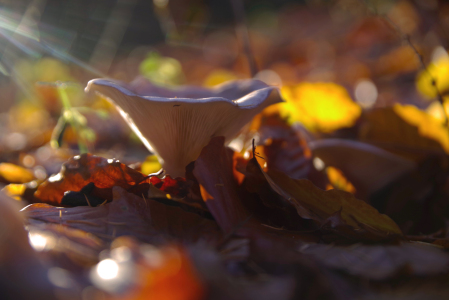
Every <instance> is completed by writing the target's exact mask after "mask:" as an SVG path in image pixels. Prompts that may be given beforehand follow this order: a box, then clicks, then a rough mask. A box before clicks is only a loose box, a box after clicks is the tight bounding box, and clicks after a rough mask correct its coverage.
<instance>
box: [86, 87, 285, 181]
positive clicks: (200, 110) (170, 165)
mask: <svg viewBox="0 0 449 300" xmlns="http://www.w3.org/2000/svg"><path fill="white" fill-rule="evenodd" d="M88 89H92V90H94V91H96V92H97V93H99V94H101V95H103V96H105V97H106V98H108V99H109V100H110V101H112V102H113V103H114V104H115V105H116V106H117V109H118V110H119V111H120V113H121V114H122V116H123V117H124V119H125V120H126V122H127V123H128V124H129V125H130V127H131V128H132V129H133V130H134V131H135V132H136V134H137V135H139V137H140V138H141V139H142V141H143V142H144V144H145V145H146V146H147V148H149V150H150V151H153V152H155V153H156V154H157V155H158V156H159V157H160V158H161V159H162V160H163V161H161V163H162V164H163V166H164V168H165V169H166V170H167V173H169V174H171V175H173V176H183V175H184V168H185V166H186V165H188V164H189V163H190V162H191V161H193V160H195V159H196V158H197V157H198V156H199V154H200V152H201V149H202V148H203V147H204V146H205V145H207V143H208V142H209V140H210V139H211V138H212V137H214V136H224V137H225V138H226V141H227V142H229V141H230V140H231V139H232V138H234V137H235V136H236V135H237V134H238V133H239V131H240V130H241V128H242V127H243V126H244V125H245V124H246V123H248V122H249V121H250V120H251V119H252V118H253V117H254V116H255V115H256V114H257V113H259V112H260V111H262V109H263V108H265V107H267V106H268V105H270V104H273V103H276V102H279V101H280V100H279V97H274V96H273V95H271V93H272V91H273V88H270V87H268V88H264V89H261V90H257V91H255V92H252V93H250V94H249V95H247V96H245V97H243V98H241V99H239V100H238V101H235V102H233V101H230V100H227V99H223V98H206V99H199V100H197V99H173V98H171V99H167V98H157V97H151V98H150V97H142V96H136V95H127V94H124V93H123V89H122V88H116V87H111V86H105V85H99V84H95V82H93V83H92V82H90V83H89V85H88ZM267 98H268V99H267ZM265 99H266V101H264V100H265Z"/></svg>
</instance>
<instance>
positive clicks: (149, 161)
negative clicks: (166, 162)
mask: <svg viewBox="0 0 449 300" xmlns="http://www.w3.org/2000/svg"><path fill="white" fill-rule="evenodd" d="M161 168H162V165H161V163H160V162H159V160H158V159H157V156H156V155H149V156H147V158H146V159H145V161H144V162H143V163H142V167H141V172H142V173H143V174H145V175H149V174H151V173H156V172H158V171H159V170H160V169H161Z"/></svg>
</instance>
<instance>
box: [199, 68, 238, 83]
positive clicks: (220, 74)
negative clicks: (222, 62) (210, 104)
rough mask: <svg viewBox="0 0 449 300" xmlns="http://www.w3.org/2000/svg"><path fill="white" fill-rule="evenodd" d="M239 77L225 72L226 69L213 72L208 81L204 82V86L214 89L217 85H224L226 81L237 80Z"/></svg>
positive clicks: (207, 78)
mask: <svg viewBox="0 0 449 300" xmlns="http://www.w3.org/2000/svg"><path fill="white" fill-rule="evenodd" d="M236 79H237V76H235V74H234V73H232V72H230V71H228V70H225V69H218V70H215V71H213V72H211V73H210V74H209V75H208V76H207V77H206V79H205V80H204V83H203V85H204V86H207V87H213V86H216V85H219V84H221V83H224V82H226V81H230V80H236Z"/></svg>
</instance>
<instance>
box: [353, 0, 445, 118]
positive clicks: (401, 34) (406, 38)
mask: <svg viewBox="0 0 449 300" xmlns="http://www.w3.org/2000/svg"><path fill="white" fill-rule="evenodd" d="M361 2H362V3H363V4H364V5H365V6H367V7H368V4H367V3H366V2H364V1H361ZM368 9H370V8H369V7H368ZM371 9H372V11H373V12H374V14H375V15H377V16H378V17H380V18H382V19H383V20H384V21H385V22H386V23H387V24H388V25H389V27H391V28H393V29H394V31H395V32H396V34H397V35H398V36H399V37H400V38H401V39H402V40H403V41H405V42H406V43H407V44H408V46H409V47H410V48H411V49H412V50H413V52H414V53H415V55H416V57H417V58H418V60H419V63H420V65H421V69H422V70H423V71H424V72H426V73H427V74H428V75H429V78H430V80H431V81H430V83H431V85H432V86H433V88H434V90H435V93H436V96H437V100H438V102H439V103H440V105H441V107H442V109H443V115H444V125H445V126H448V119H449V118H448V116H447V114H446V110H445V109H444V100H443V95H442V94H441V92H440V90H439V89H438V86H437V80H436V79H435V77H433V76H432V74H431V73H430V71H429V69H428V68H427V66H426V64H425V62H424V57H423V56H422V54H421V53H419V51H418V49H416V47H415V45H414V44H413V43H412V40H411V37H410V35H408V34H406V33H404V32H403V31H402V30H401V28H400V27H399V26H398V25H397V24H396V23H394V22H393V20H391V19H390V18H389V17H388V16H387V15H385V14H381V13H379V12H378V11H377V9H376V7H374V6H373V5H372V7H371Z"/></svg>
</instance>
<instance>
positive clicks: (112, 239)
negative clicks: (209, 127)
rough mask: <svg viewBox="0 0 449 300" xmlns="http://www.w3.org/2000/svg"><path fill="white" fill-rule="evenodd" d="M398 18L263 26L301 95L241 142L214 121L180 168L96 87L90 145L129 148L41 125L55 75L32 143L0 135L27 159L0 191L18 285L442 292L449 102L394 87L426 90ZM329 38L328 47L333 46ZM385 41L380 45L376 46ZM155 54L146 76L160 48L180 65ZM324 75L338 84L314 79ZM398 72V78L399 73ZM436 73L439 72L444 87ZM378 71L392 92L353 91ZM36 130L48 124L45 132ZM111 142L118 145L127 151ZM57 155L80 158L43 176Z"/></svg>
mask: <svg viewBox="0 0 449 300" xmlns="http://www.w3.org/2000/svg"><path fill="white" fill-rule="evenodd" d="M408 5H409V4H408V2H405V1H402V2H401V4H398V5H397V6H396V5H394V9H395V10H399V11H400V12H402V13H401V14H400V15H403V16H406V17H407V18H409V19H410V18H411V19H416V18H418V17H417V16H416V15H414V14H413V12H414V8H413V6H408ZM417 5H418V4H417ZM284 14H285V15H283V17H284V18H285V20H293V19H301V20H303V22H305V23H311V24H313V26H315V27H318V26H324V25H323V24H327V23H326V22H328V20H329V16H328V15H327V14H326V15H322V14H319V13H316V14H312V15H310V14H308V13H307V12H301V13H299V12H297V11H296V12H295V11H294V10H292V11H291V12H288V13H287V12H284ZM299 16H300V17H299ZM308 17H309V18H308ZM388 18H392V19H395V14H394V13H393V12H391V13H390V14H389V15H388ZM317 23H320V24H321V25H317ZM282 24H283V23H282V22H280V24H279V26H285V24H284V25H282ZM385 25H386V24H385V23H384V22H382V18H379V17H376V16H371V17H366V18H363V20H357V21H353V23H351V24H350V26H349V25H348V26H347V27H345V28H344V31H345V32H346V35H345V37H344V38H340V37H339V35H338V34H336V33H335V32H332V33H329V32H327V34H329V36H328V37H327V40H328V42H326V43H324V42H318V41H315V39H314V38H315V37H314V36H310V33H309V32H308V31H304V30H303V28H306V27H304V25H303V24H301V26H300V27H297V28H296V30H294V31H295V32H298V36H301V39H299V40H292V41H291V45H287V44H286V43H285V40H283V39H282V35H280V37H279V38H275V37H273V36H272V37H270V38H267V37H266V36H264V35H262V34H261V33H256V32H252V34H253V35H254V36H257V39H255V41H254V43H255V45H256V47H255V49H256V51H259V50H260V49H264V51H265V50H266V51H265V52H266V53H257V60H258V62H259V63H260V64H263V65H264V67H265V68H270V70H271V71H273V70H274V71H276V72H278V73H279V74H280V77H281V78H282V81H283V82H284V85H283V87H282V88H281V95H282V96H283V97H284V98H285V99H286V100H287V102H286V103H284V104H283V103H280V104H276V105H274V106H270V107H268V108H267V109H265V110H264V111H263V112H262V113H260V114H259V115H257V116H256V117H255V118H254V119H253V121H252V123H251V124H250V126H249V127H246V128H244V129H243V132H242V134H241V136H239V137H238V138H237V139H236V140H234V141H238V143H237V144H239V143H240V144H239V145H240V146H239V147H236V146H235V145H232V144H233V143H231V144H230V146H232V148H231V147H228V146H227V145H228V144H229V142H230V140H225V138H224V137H223V136H221V135H220V134H219V133H217V134H214V135H212V136H211V137H209V136H207V138H206V139H209V138H210V141H209V143H208V144H207V145H206V146H205V147H203V148H202V151H201V153H200V154H199V156H198V157H197V158H196V159H195V160H194V161H192V162H191V163H190V164H189V165H187V166H185V167H186V168H185V173H184V175H183V176H181V177H176V178H172V177H171V176H170V174H164V173H157V174H154V173H152V174H150V173H151V172H150V171H148V170H149V169H152V168H154V167H156V168H157V167H158V166H160V163H161V161H159V162H158V163H156V161H155V159H154V158H155V157H153V159H145V157H146V156H147V155H148V153H147V152H144V153H145V155H141V154H139V151H145V150H144V149H143V147H142V146H141V145H140V144H136V143H134V144H133V142H132V140H131V139H130V138H129V136H128V135H129V130H128V129H127V128H126V126H124V125H123V123H120V122H122V121H120V120H119V117H118V114H116V113H115V112H114V111H113V107H112V106H111V104H109V103H107V102H106V101H104V99H100V98H99V97H96V98H95V101H94V104H93V105H92V107H93V108H94V109H99V110H104V111H106V112H107V114H108V116H109V118H110V119H109V120H103V119H102V117H101V116H100V113H95V114H92V113H91V112H90V113H81V112H82V109H81V108H80V109H78V108H76V107H71V109H73V111H74V112H76V113H74V115H76V116H78V118H79V119H80V120H82V121H83V122H82V125H83V128H84V129H86V130H85V131H86V132H87V131H88V132H89V133H94V132H95V134H93V135H90V138H89V145H87V144H86V145H82V146H83V147H80V149H81V148H82V149H84V150H85V147H88V146H89V147H91V146H93V145H90V143H93V144H95V147H98V148H99V149H101V148H103V149H109V148H111V147H116V148H114V151H110V152H108V151H104V150H103V151H101V150H100V151H97V150H93V151H91V152H92V153H95V155H93V154H87V153H84V154H80V155H74V153H75V151H72V150H71V148H74V147H76V145H77V144H78V145H79V141H80V140H82V139H80V136H77V135H80V134H82V133H81V132H77V131H76V130H75V128H71V127H70V126H69V127H67V126H68V125H67V124H66V123H67V122H66V123H64V124H65V125H64V126H58V124H57V122H54V123H53V124H49V123H46V122H45V120H46V119H48V114H51V116H52V118H53V117H54V115H56V114H57V113H58V110H59V109H60V106H59V105H55V104H54V102H55V101H57V96H56V95H57V93H56V89H55V88H54V86H52V85H46V86H44V87H42V86H40V87H38V88H37V89H38V91H39V94H40V96H39V97H41V98H43V101H44V106H46V110H45V113H44V110H42V111H41V112H39V109H38V108H37V107H34V106H33V107H31V106H29V107H26V106H20V107H15V108H14V111H13V113H12V114H11V115H12V118H17V119H21V121H22V120H23V122H18V121H16V123H17V124H16V128H17V131H18V132H15V135H14V134H12V137H17V136H20V138H26V139H27V141H28V144H27V145H26V147H27V148H24V147H25V146H23V145H22V146H23V147H22V148H20V147H19V146H21V145H20V143H18V144H14V143H12V142H8V139H7V138H6V137H5V141H6V142H5V143H4V145H3V144H2V145H0V150H1V151H0V155H1V157H2V161H9V160H10V159H9V158H10V157H13V158H15V159H11V161H12V162H13V163H9V162H8V163H2V164H1V165H0V167H1V168H0V177H1V178H0V180H1V181H2V182H3V183H5V184H8V185H7V186H6V187H5V188H4V189H3V191H4V193H5V194H7V195H9V196H11V197H13V198H14V200H13V198H11V197H8V196H6V195H4V194H2V195H1V197H0V206H1V208H2V209H1V210H0V212H1V221H0V224H1V232H0V233H1V234H0V241H1V243H2V245H4V246H2V248H1V252H0V254H1V255H0V261H1V263H2V266H4V267H3V268H2V271H1V272H0V282H1V283H2V285H1V286H2V292H3V291H4V295H5V296H4V297H5V299H129V300H135V299H147V298H149V297H151V298H154V299H298V298H301V299H354V298H357V299H379V298H386V299H391V298H394V299H396V298H405V297H407V298H412V297H415V298H417V299H429V298H434V299H446V298H447V297H448V295H449V290H448V289H447V280H448V275H449V255H448V253H447V249H449V246H448V245H449V242H448V240H449V235H448V232H449V230H448V228H449V227H448V225H447V224H448V222H449V221H448V216H449V205H448V203H449V201H448V199H449V188H448V182H449V181H448V178H449V177H448V161H447V147H448V139H447V136H448V135H447V125H446V124H445V123H444V117H443V116H444V112H443V114H442V115H441V111H440V112H439V114H440V115H437V114H436V113H435V111H434V110H431V109H430V108H431V106H430V105H429V108H428V109H427V110H424V109H423V107H424V105H423V104H420V105H417V107H414V106H410V105H402V104H393V103H396V102H398V101H397V99H398V98H403V99H407V101H410V102H412V103H415V104H416V103H417V102H418V101H417V96H416V95H415V94H414V83H413V82H412V81H413V80H410V78H411V77H410V76H411V75H413V76H414V73H413V72H416V71H417V70H418V68H419V62H418V59H417V57H416V55H415V54H416V53H415V51H413V49H412V48H413V45H412V48H411V47H407V46H404V45H401V46H399V48H398V45H396V44H394V43H396V42H397V37H396V36H395V35H394V34H392V31H391V30H390V29H389V28H387V27H388V26H385ZM402 25H403V24H401V26H402ZM288 28H289V29H288V30H285V32H287V31H292V30H293V29H295V28H290V27H288ZM336 28H337V27H336ZM336 28H335V29H334V30H337V29H336ZM339 30H340V31H341V29H339ZM410 30H412V31H413V29H410ZM331 31H332V30H331ZM267 34H269V33H267ZM339 34H341V33H339ZM330 37H332V38H330ZM264 39H266V40H264ZM407 39H408V42H409V43H411V42H410V39H409V37H408V38H407ZM267 41H270V43H271V41H273V45H275V46H269V44H270V43H267ZM264 43H265V44H264ZM327 44H331V47H332V51H330V52H326V51H324V50H323V49H326V48H327V47H328V45H327ZM337 44H338V47H337V46H335V45H337ZM280 45H281V46H280ZM376 45H381V46H379V49H378V50H376V51H374V52H375V53H374V52H373V51H367V50H369V49H374V47H375V46H376ZM298 49H299V50H298ZM302 49H306V50H302ZM424 50H425V49H424ZM425 51H428V50H425ZM262 52H263V51H262ZM312 53H313V55H312ZM173 55H176V51H173ZM216 55H219V53H218V54H216ZM446 55H447V53H446ZM315 56H316V57H315ZM332 57H334V58H333V59H334V60H335V61H332V62H330V61H328V63H329V65H334V64H335V66H341V65H344V68H340V67H337V68H336V69H338V70H336V71H335V72H338V74H337V73H335V74H331V73H332V72H334V71H330V70H327V71H326V70H324V71H323V74H319V70H322V69H323V67H325V66H326V65H327V63H326V64H322V63H323V62H326V60H329V59H331V58H332ZM404 57H405V58H411V57H412V58H413V59H405V58H404ZM362 58H363V59H365V62H364V63H361V62H360V61H359V60H362ZM373 58H375V59H373ZM148 59H150V60H149V61H146V63H147V64H146V65H145V66H146V67H145V68H142V70H144V71H145V72H144V74H143V75H145V74H146V75H147V78H148V77H151V78H156V77H155V76H154V72H156V71H154V70H149V69H148V68H150V67H149V66H150V65H154V62H156V65H158V64H162V63H164V62H169V63H170V64H171V65H173V66H177V67H176V69H177V70H178V69H180V64H179V63H178V62H177V61H176V60H174V59H173V58H168V57H162V56H160V55H159V56H158V55H149V58H148ZM153 60H155V61H153ZM259 60H260V61H259ZM283 60H287V61H288V62H289V63H288V64H283V63H279V61H283ZM410 60H412V61H410ZM192 61H193V64H194V66H193V65H191V66H190V68H189V71H191V72H189V73H188V74H185V76H186V77H187V78H188V81H189V82H194V83H198V82H209V83H208V84H210V82H215V81H217V80H218V82H220V81H221V79H220V78H222V77H223V76H224V75H223V74H226V76H224V77H226V78H233V79H235V78H241V77H242V76H241V73H239V72H240V71H241V68H242V66H241V65H239V64H238V63H236V66H234V67H232V68H230V67H229V66H227V68H230V70H225V71H226V72H225V73H223V70H221V73H220V74H221V75H220V74H219V73H217V74H218V75H217V74H215V75H214V74H213V72H210V74H209V76H210V78H205V77H204V76H205V75H204V76H203V77H201V76H200V75H198V74H206V73H207V72H205V70H206V69H207V68H208V66H206V64H204V63H199V60H198V59H197V60H196V61H195V59H193V60H192ZM373 61H375V62H376V63H375V64H373ZM421 61H422V59H421ZM445 61H446V59H445V58H443V59H440V61H438V60H436V61H434V62H432V63H431V64H430V67H429V70H430V71H431V73H428V74H427V73H426V70H423V71H422V72H421V73H420V74H418V77H417V78H416V81H417V82H416V85H417V87H418V90H419V92H421V93H423V94H425V95H426V97H430V96H432V97H437V96H438V94H439V93H438V92H439V91H438V90H436V89H437V88H438V89H440V92H441V93H442V95H443V96H444V97H445V93H446V92H447V91H446V87H445V80H446V79H445V78H446V77H447V76H446V77H445V76H442V75H441V74H439V73H438V72H440V73H443V72H444V65H443V66H440V67H441V68H436V67H435V66H436V65H438V64H441V62H443V63H444V62H445ZM149 62H150V63H149ZM304 62H306V63H305V64H304ZM182 63H183V64H185V65H186V66H188V63H187V62H182ZM214 63H215V62H214ZM212 64H213V63H211V66H210V67H211V68H212V69H213V68H216V69H217V70H213V71H214V72H218V71H220V70H219V69H218V66H215V65H212ZM228 65H229V64H228ZM292 66H297V68H296V67H295V68H296V69H294V70H293V69H292ZM221 67H223V66H221ZM424 67H426V66H425V65H424ZM202 68H204V69H202ZM315 70H316V73H314V72H312V71H315ZM153 71H154V72H153ZM274 71H273V72H274ZM181 72H182V71H181ZM305 74H308V75H307V76H305ZM317 74H318V75H317ZM177 75H179V76H175V77H176V81H177V82H178V81H179V80H181V78H182V76H181V75H182V74H177ZM212 75H214V76H212ZM443 75H444V74H443ZM195 76H196V77H195ZM220 76H221V77H220ZM258 76H261V75H258ZM314 76H317V77H316V78H327V79H326V80H324V81H327V82H328V81H336V82H335V83H329V82H328V83H325V82H323V83H317V82H315V81H316V80H314V78H315V77H314ZM320 76H324V77H320ZM326 76H327V77H326ZM385 76H390V77H391V78H394V79H393V80H392V81H393V83H394V85H393V86H391V85H388V82H387V81H388V80H385ZM429 76H431V77H432V76H434V77H435V78H437V79H438V80H439V81H438V82H436V83H434V84H430V83H429V82H427V81H429V78H428V77H429ZM390 77H389V78H390ZM258 78H263V76H262V77H258ZM329 78H330V80H329ZM333 78H338V79H336V80H333ZM361 78H362V79H363V80H361V81H360V79H361ZM212 79H213V80H212ZM368 79H369V80H368ZM145 80H146V79H142V78H138V79H137V80H136V81H135V82H134V84H135V85H137V87H139V88H141V90H144V86H139V83H140V84H141V83H142V82H144V81H145ZM394 80H396V81H394ZM370 82H371V84H372V85H375V87H376V86H377V88H378V89H377V90H376V92H379V93H381V95H379V97H378V100H377V103H376V104H373V103H371V104H370V102H369V101H368V100H370V99H367V98H366V94H364V93H361V92H360V90H359V92H357V87H360V86H362V85H361V84H362V83H363V84H364V85H363V86H362V87H365V88H366V87H367V86H370V87H371V88H372V85H369V84H370ZM398 83H399V84H398ZM255 84H256V85H257V84H260V83H257V82H256V83H255ZM58 86H59V85H58ZM351 86H354V87H355V91H354V93H353V92H351V91H350V90H348V89H347V88H348V87H351ZM159 89H160V91H162V88H158V87H156V88H155V91H152V92H151V93H154V95H153V96H159V97H166V95H157V93H158V92H157V90H159ZM160 91H159V92H160ZM186 91H191V92H193V91H198V89H197V88H191V87H186ZM201 91H202V92H205V90H204V89H201ZM364 91H365V92H366V89H365V90H364ZM385 91H387V92H385ZM230 92H236V93H237V92H239V91H230ZM237 94H238V93H237ZM360 95H362V96H360ZM353 97H355V98H357V99H355V98H353ZM360 97H361V98H360ZM444 97H443V98H444ZM353 99H354V100H357V101H353ZM362 100H363V101H362ZM440 100H442V101H441V104H445V103H446V102H447V101H446V99H440ZM45 101H47V102H45ZM177 101H178V100H177ZM180 101H181V100H180ZM404 101H405V100H404ZM445 101H446V102H445ZM180 103H181V102H180ZM435 103H436V104H439V103H437V102H435ZM435 103H434V104H435ZM180 105H181V106H182V103H181V104H177V105H175V106H173V107H170V109H179V106H180ZM373 105H374V106H373ZM437 106H441V105H437ZM329 107H333V109H331V110H329V109H328V110H326V109H325V108H329ZM432 107H434V106H432ZM323 108H324V109H323ZM440 108H442V109H443V111H444V110H445V109H446V108H445V106H442V107H440ZM31 115H33V116H34V117H33V118H31V117H30V116H31ZM65 117H67V115H66V116H65ZM217 118H218V117H217ZM128 121H129V120H128ZM80 122H81V121H80ZM298 122H299V123H298ZM87 124H88V126H87ZM101 124H102V125H101ZM105 124H106V125H107V126H106V125H105ZM55 126H56V130H54V131H53V134H51V133H52V132H51V130H50V129H51V128H53V127H55ZM72 127H75V126H72ZM90 127H92V129H93V130H91V128H90ZM181 127H182V126H181ZM34 128H43V129H42V130H46V131H45V132H43V131H41V132H40V133H39V134H36V133H33V132H34V131H33V130H32V129H34ZM127 130H128V131H127ZM150 130H161V129H160V128H150ZM86 132H84V133H86ZM39 135H40V136H41V137H43V138H38V136H39ZM95 136H96V139H95V138H94V137H95ZM253 137H255V139H256V142H254V144H253V146H252V147H251V146H250V147H247V146H248V145H249V144H250V141H251V140H252V139H253ZM20 138H19V139H18V140H17V139H16V142H17V141H20ZM50 139H53V140H55V139H57V140H58V145H59V146H63V147H62V148H61V149H59V150H57V153H59V154H55V153H54V152H52V153H48V151H47V150H48V148H47V146H46V144H45V143H49V142H50ZM11 141H13V139H11ZM193 142H195V141H193ZM8 143H9V144H8ZM7 145H10V146H7ZM11 145H12V146H11ZM74 145H75V146H74ZM64 146H65V147H66V148H64ZM8 147H10V148H8ZM139 147H140V148H139ZM178 148H179V149H178V150H180V151H183V150H188V149H183V148H182V145H178ZM91 149H93V148H91ZM46 151H47V152H46ZM124 152H125V153H127V154H126V155H131V157H132V159H130V156H126V155H125V156H123V155H120V153H124ZM111 153H119V155H118V156H121V157H120V161H119V160H116V159H112V158H111ZM130 153H131V154H130ZM136 153H137V155H136ZM44 154H45V155H44ZM162 154H165V153H162ZM248 154H249V155H248ZM132 155H135V156H134V157H133V156H132ZM170 155H171V153H170ZM170 155H168V156H167V157H170ZM135 157H140V158H141V159H135ZM61 160H67V161H66V162H65V163H63V164H62V167H61V170H60V171H59V173H57V174H54V175H51V176H46V174H47V173H48V174H51V173H54V171H55V170H56V169H57V168H59V167H60V165H61V163H60V161H61ZM320 160H321V161H320ZM121 161H122V162H121ZM131 163H132V164H131ZM145 163H147V164H146V165H145ZM166 163H167V162H166ZM168 163H170V162H168ZM139 165H140V167H139ZM42 166H44V167H43V168H42ZM136 166H137V167H136ZM39 167H41V168H39ZM44 170H45V171H46V172H47V173H45V172H44ZM392 170H393V171H392ZM39 171H40V172H39ZM141 171H142V172H141ZM42 172H44V173H42ZM143 172H144V173H145V174H144V173H143ZM147 174H149V175H147ZM336 174H337V175H338V176H336ZM342 182H343V184H342ZM339 189H345V190H346V191H342V190H339ZM19 206H20V207H24V208H23V209H22V210H21V213H17V212H18V210H19ZM23 225H25V229H24V226H23ZM3 283H7V284H5V285H3ZM3 287H4V289H3Z"/></svg>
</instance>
